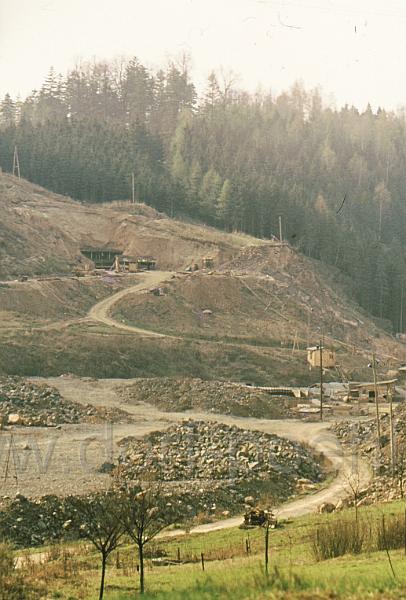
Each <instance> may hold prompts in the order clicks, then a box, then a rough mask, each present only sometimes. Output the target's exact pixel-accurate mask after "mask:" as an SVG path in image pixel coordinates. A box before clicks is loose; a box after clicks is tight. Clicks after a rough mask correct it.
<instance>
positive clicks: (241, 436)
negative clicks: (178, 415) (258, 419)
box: [120, 420, 322, 500]
mask: <svg viewBox="0 0 406 600" xmlns="http://www.w3.org/2000/svg"><path fill="white" fill-rule="evenodd" d="M121 446H122V453H121V459H120V460H121V465H120V471H121V473H122V474H124V476H125V477H126V478H129V479H137V478H138V477H140V476H141V477H142V476H143V475H145V473H149V474H151V473H155V474H156V475H157V476H158V477H159V479H161V480H162V481H164V482H171V483H174V484H177V486H178V488H183V489H189V488H190V485H192V484H194V485H197V486H198V487H199V486H200V488H204V486H206V487H207V489H213V483H214V482H221V483H222V485H221V486H219V487H220V488H224V483H225V482H227V483H228V484H229V485H230V487H231V488H232V489H234V490H235V492H236V493H237V494H238V493H240V494H248V493H250V492H252V491H253V490H254V491H255V492H256V493H257V492H258V490H259V489H261V484H262V485H263V488H264V489H266V490H267V493H269V495H270V496H273V497H274V498H278V499H280V500H281V499H285V498H286V497H288V496H290V495H292V494H293V493H294V492H295V489H296V487H295V486H296V483H297V480H298V479H300V478H307V480H309V481H311V482H318V481H320V480H321V479H322V470H321V467H320V465H319V464H318V463H317V462H316V460H315V458H314V457H313V456H312V454H311V453H310V452H309V450H307V449H306V448H304V447H303V446H301V445H300V444H297V443H294V442H291V441H288V440H286V439H283V438H280V437H278V436H276V435H271V434H266V433H263V432H260V431H250V430H244V429H239V428H238V427H234V426H233V427H230V426H228V425H224V424H220V423H209V422H206V421H193V420H189V421H184V422H183V423H181V424H176V425H173V426H172V427H170V428H169V429H168V430H166V431H163V432H156V433H152V434H150V435H149V436H146V437H145V438H144V439H142V440H135V439H125V440H123V441H122V442H121Z"/></svg>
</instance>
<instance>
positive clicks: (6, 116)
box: [0, 58, 406, 332]
mask: <svg viewBox="0 0 406 600" xmlns="http://www.w3.org/2000/svg"><path fill="white" fill-rule="evenodd" d="M15 146H17V148H18V155H19V162H20V167H21V176H22V177H24V178H26V179H28V180H29V181H32V182H34V183H38V184H40V185H42V186H44V187H46V188H48V189H50V190H53V191H55V192H58V193H61V194H66V195H69V196H71V197H73V198H75V199H77V200H80V201H83V202H105V201H112V200H117V199H127V200H128V199H129V198H130V196H131V185H132V184H131V181H132V174H134V179H135V195H136V199H137V201H140V202H145V203H147V204H148V205H150V206H153V207H154V208H156V209H158V210H159V211H163V212H165V213H167V214H168V215H169V216H171V217H177V218H183V219H190V220H198V221H202V222H205V223H207V224H209V225H214V226H216V227H220V228H223V229H225V230H228V231H234V230H238V231H242V232H246V233H249V234H252V235H255V236H258V237H262V238H269V237H271V236H272V235H279V233H278V219H279V216H282V221H283V230H284V237H285V239H287V240H288V241H289V242H290V243H291V244H292V245H293V246H294V247H295V248H297V249H298V250H299V251H301V252H303V253H305V254H306V255H307V256H309V257H312V258H315V259H320V260H321V261H323V262H325V263H327V264H328V265H331V266H334V267H336V268H337V269H339V270H340V271H341V272H342V273H343V274H344V275H346V276H347V281H348V282H349V283H350V285H351V289H352V292H353V295H354V298H355V299H356V300H357V301H358V302H359V303H360V304H361V305H362V306H363V307H364V308H365V309H366V310H367V311H368V312H370V313H372V314H373V315H375V316H376V317H377V318H379V319H386V320H387V321H388V322H390V323H391V325H392V328H393V331H394V332H397V331H404V328H405V327H404V325H405V323H404V321H405V315H404V312H405V311H404V304H405V302H404V295H405V285H404V282H405V278H406V239H405V234H406V121H405V117H404V115H403V114H402V113H401V112H398V113H393V112H387V111H385V110H384V109H378V110H377V111H376V112H373V111H372V110H371V107H370V106H368V107H367V108H366V109H365V110H364V111H363V112H362V111H359V110H358V109H356V108H354V107H352V106H344V107H341V108H339V109H337V108H333V107H331V106H328V105H325V103H324V102H323V99H322V94H321V92H320V91H319V90H311V91H307V90H305V89H304V88H303V86H301V85H300V84H295V85H294V86H293V87H292V88H291V89H290V90H289V91H287V92H285V93H281V94H279V95H273V94H272V92H271V91H267V92H264V91H258V92H257V93H255V94H249V93H247V92H245V91H244V90H241V89H240V88H239V86H238V82H237V79H236V78H235V77H234V76H233V75H232V74H225V73H224V72H221V73H215V72H212V73H211V74H210V75H209V77H208V80H207V84H206V88H205V89H204V90H203V91H202V92H201V93H199V94H198V92H197V89H196V86H195V85H194V83H193V81H192V79H191V75H190V69H189V64H188V61H187V60H186V59H183V60H180V61H178V62H170V63H169V64H168V65H167V66H166V67H165V68H163V69H160V70H158V71H151V70H150V69H148V68H146V67H145V66H144V65H142V64H141V62H140V61H139V60H137V59H136V58H133V59H116V60H113V61H111V62H92V63H81V64H78V65H77V66H75V67H74V68H73V69H72V70H70V72H68V73H67V75H66V76H62V75H58V74H56V73H55V71H54V69H52V68H51V69H50V71H49V74H48V76H47V77H46V79H45V81H44V83H43V85H42V87H41V88H40V89H39V90H35V91H33V92H32V93H31V94H30V95H29V96H28V97H27V98H25V99H18V98H12V97H11V96H10V95H9V94H6V96H5V97H4V99H3V100H2V101H1V103H0V166H1V168H2V169H3V170H4V171H8V172H12V170H13V153H14V148H15ZM314 293H315V295H316V294H317V290H315V291H314Z"/></svg>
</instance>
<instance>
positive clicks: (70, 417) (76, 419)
mask: <svg viewBox="0 0 406 600" xmlns="http://www.w3.org/2000/svg"><path fill="white" fill-rule="evenodd" d="M124 418H125V420H126V421H128V420H129V419H128V415H127V413H125V412H124V411H121V410H119V409H113V410H110V409H108V410H107V409H103V408H99V407H95V406H92V405H90V404H89V405H82V404H79V403H76V402H71V401H68V400H65V399H64V398H62V396H61V395H60V393H59V392H58V390H57V389H55V388H53V387H50V386H48V385H37V384H34V383H31V382H28V381H25V380H24V379H21V378H19V377H2V378H0V422H1V423H3V424H4V425H23V426H26V427H33V426H37V427H54V426H56V425H61V424H68V423H69V424H73V423H82V422H87V423H89V422H90V423H97V422H102V421H105V420H114V421H116V422H117V421H119V420H121V419H124Z"/></svg>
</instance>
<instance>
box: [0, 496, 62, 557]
mask: <svg viewBox="0 0 406 600" xmlns="http://www.w3.org/2000/svg"><path fill="white" fill-rule="evenodd" d="M68 502H69V500H68V499H66V500H64V499H60V498H57V497H56V496H43V497H42V498H40V499H38V500H29V499H28V498H26V497H25V496H23V495H21V494H17V495H16V497H15V498H14V499H10V498H7V497H4V498H3V499H2V500H1V501H0V538H1V539H5V540H8V541H10V542H12V543H13V544H14V545H16V546H18V547H23V548H26V547H29V546H40V545H42V544H44V543H46V542H52V541H56V540H60V539H61V538H62V537H65V534H66V527H64V524H66V523H67V522H68V520H69V516H70V514H71V511H70V510H69V506H68Z"/></svg>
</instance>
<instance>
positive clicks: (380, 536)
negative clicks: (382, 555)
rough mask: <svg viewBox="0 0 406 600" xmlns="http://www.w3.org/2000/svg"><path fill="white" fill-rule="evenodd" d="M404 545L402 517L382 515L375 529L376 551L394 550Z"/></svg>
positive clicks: (403, 519)
mask: <svg viewBox="0 0 406 600" xmlns="http://www.w3.org/2000/svg"><path fill="white" fill-rule="evenodd" d="M404 544H405V518H404V516H403V515H390V516H389V517H388V516H386V517H385V516H384V515H382V519H381V520H380V521H378V524H377V528H376V540H375V545H376V549H377V550H396V549H397V548H403V546H404Z"/></svg>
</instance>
